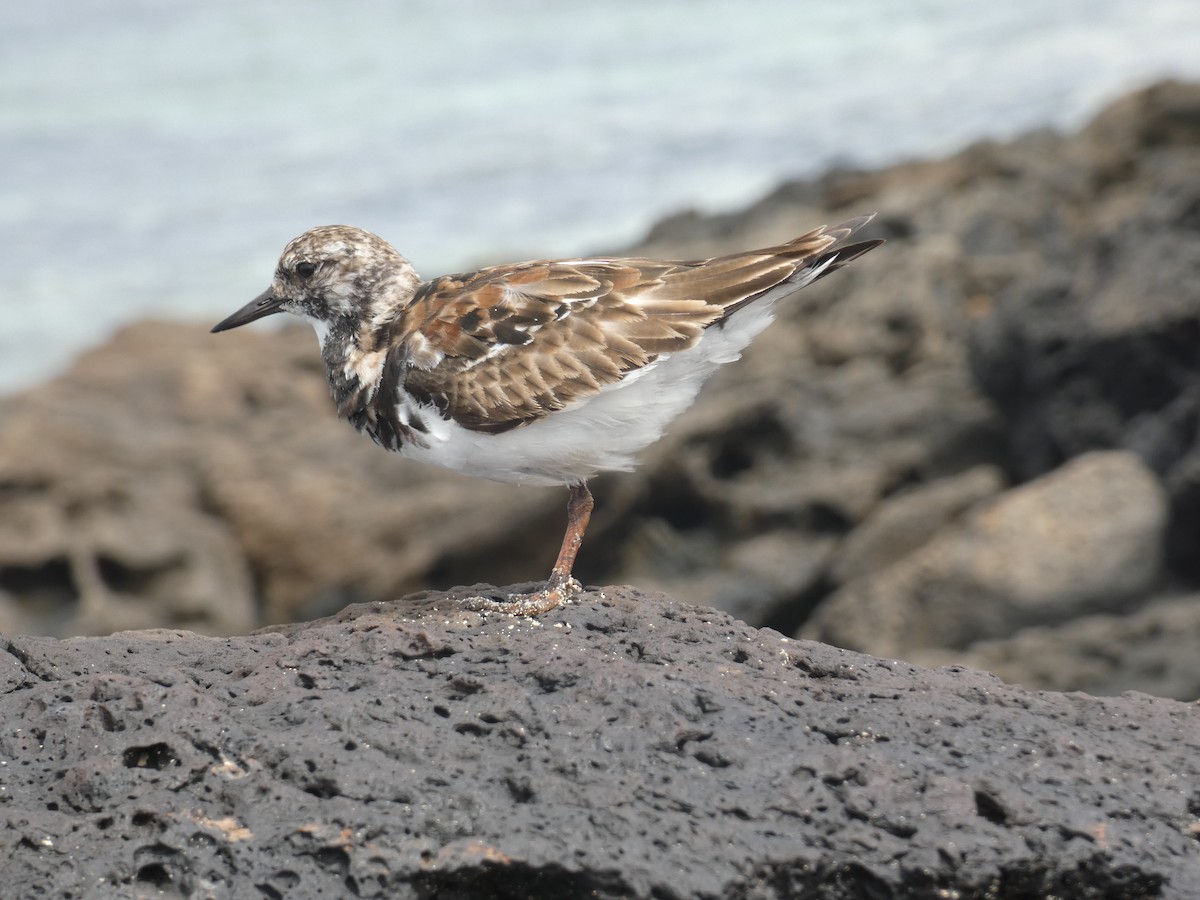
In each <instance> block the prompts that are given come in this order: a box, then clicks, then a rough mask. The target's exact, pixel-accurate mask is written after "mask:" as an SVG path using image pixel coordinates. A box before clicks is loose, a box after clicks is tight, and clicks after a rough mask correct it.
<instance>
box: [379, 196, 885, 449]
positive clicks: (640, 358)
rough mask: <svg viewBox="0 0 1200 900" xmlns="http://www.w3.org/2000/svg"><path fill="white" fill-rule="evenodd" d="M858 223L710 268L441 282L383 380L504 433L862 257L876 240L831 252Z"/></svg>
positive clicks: (652, 264)
mask: <svg viewBox="0 0 1200 900" xmlns="http://www.w3.org/2000/svg"><path fill="white" fill-rule="evenodd" d="M866 221H867V219H866V218H864V219H862V220H857V219H856V220H851V221H850V222H847V223H844V224H843V225H839V226H835V227H833V228H818V229H816V230H814V231H811V232H809V233H808V234H806V235H802V236H801V237H799V238H796V239H795V240H793V241H790V242H789V243H786V244H782V245H779V246H777V247H770V248H767V249H764V250H756V251H750V252H745V253H736V254H732V255H730V256H723V257H717V258H714V259H709V260H696V261H690V262H662V261H656V260H645V259H619V260H608V259H592V260H558V261H539V262H530V263H520V264H517V265H511V266H497V267H493V268H488V269H482V270H480V271H478V272H474V273H470V274H467V275H447V276H443V277H441V278H437V279H434V280H433V281H429V282H426V283H425V284H423V285H422V286H421V287H420V289H419V290H418V291H417V293H416V296H415V297H414V298H413V300H412V302H411V303H410V304H409V305H408V306H407V307H406V308H405V309H404V310H403V313H402V314H401V315H400V316H398V317H397V319H396V321H395V322H394V323H392V326H391V328H392V331H391V333H390V334H389V335H388V336H387V338H386V339H388V340H393V341H397V342H399V343H401V345H402V346H405V347H406V348H407V350H406V353H405V354H404V356H403V361H404V365H403V366H402V367H401V368H402V369H403V371H398V372H393V373H391V374H390V377H393V378H402V379H403V386H404V390H405V391H407V392H408V393H409V394H411V395H412V396H413V397H415V398H416V399H417V400H418V401H421V402H426V403H432V404H433V405H435V406H436V407H437V408H438V409H439V410H440V411H441V412H442V414H443V415H445V416H448V417H450V418H452V419H454V420H455V421H456V422H458V423H459V424H460V425H462V426H464V427H466V428H470V429H473V430H477V431H484V432H501V431H506V430H508V429H511V428H514V427H517V426H519V425H522V424H525V423H527V422H531V421H534V420H536V419H539V418H541V417H542V416H545V415H546V414H548V413H550V412H553V411H554V410H558V409H562V408H563V407H565V406H567V405H569V404H571V403H573V402H575V401H577V400H580V399H583V398H585V397H588V396H591V395H593V394H595V393H597V392H598V391H600V390H601V389H602V388H603V387H604V386H605V385H609V384H613V383H615V382H618V381H620V380H621V379H622V378H624V377H626V376H627V375H628V374H629V373H630V372H633V371H635V370H637V369H640V368H642V367H644V366H646V365H649V364H651V363H653V362H654V360H655V359H657V358H658V357H660V356H662V355H664V354H669V353H677V352H679V351H681V350H685V349H687V348H688V347H691V346H693V345H694V344H695V343H696V342H697V341H698V340H699V339H700V337H701V335H702V334H703V333H704V330H705V329H706V328H708V327H710V326H712V325H714V324H716V323H718V322H721V321H723V320H724V319H725V318H726V317H728V316H729V315H731V314H732V313H733V312H735V311H736V310H738V309H741V308H742V307H743V306H745V305H746V304H747V303H751V302H753V301H754V300H755V299H757V298H758V297H761V296H762V295H764V294H766V293H767V292H769V291H771V290H773V289H774V288H776V287H778V286H779V285H781V284H783V283H784V282H787V281H789V280H791V279H795V278H796V277H797V275H798V273H802V272H804V271H807V270H810V269H813V268H814V267H819V266H821V265H824V266H826V267H827V268H829V269H830V270H832V268H835V267H836V266H837V264H839V263H840V262H841V260H839V255H844V256H846V257H847V260H846V261H848V259H849V258H853V256H857V255H859V254H861V253H863V252H866V250H868V249H870V248H871V247H872V246H874V245H875V244H876V243H878V242H868V243H866V244H855V245H853V246H850V247H845V248H843V249H842V250H840V251H835V252H828V251H829V250H830V248H831V247H832V246H833V245H835V244H837V243H838V242H839V241H841V240H842V239H844V238H845V237H846V236H848V235H849V234H851V233H852V232H853V231H854V230H856V229H857V228H859V227H861V226H862V225H863V224H865V222H866ZM821 274H824V272H819V273H818V274H817V276H816V277H820V275H821ZM810 277H811V276H810ZM518 350H519V352H518Z"/></svg>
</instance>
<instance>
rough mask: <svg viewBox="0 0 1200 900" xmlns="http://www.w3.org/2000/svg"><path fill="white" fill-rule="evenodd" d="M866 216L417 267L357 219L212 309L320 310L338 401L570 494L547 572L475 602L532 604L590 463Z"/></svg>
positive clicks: (375, 432)
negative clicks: (795, 231)
mask: <svg viewBox="0 0 1200 900" xmlns="http://www.w3.org/2000/svg"><path fill="white" fill-rule="evenodd" d="M870 219H871V216H861V217H859V218H856V219H851V220H849V221H848V222H843V223H842V224H840V225H835V226H833V227H832V228H830V227H824V226H823V227H821V228H816V229H814V230H813V231H810V232H808V233H807V234H804V235H801V236H800V237H798V238H796V239H795V240H792V241H789V242H788V243H786V244H780V245H779V246H776V247H767V248H766V249H763V250H750V251H747V252H744V253H734V254H731V255H729V256H719V257H715V258H713V259H703V260H696V261H692V262H663V261H658V260H651V259H606V258H604V259H562V260H542V261H538V262H524V263H515V264H512V265H503V266H493V267H491V268H487V269H481V270H480V271H478V272H470V273H467V274H463V275H443V276H442V277H440V278H435V279H433V280H432V281H421V279H420V278H419V277H418V276H417V273H416V271H415V270H414V269H413V267H412V265H410V264H409V261H408V260H407V259H405V258H404V257H403V256H401V255H400V254H399V253H397V252H396V250H395V249H393V248H392V246H391V245H390V244H389V243H387V242H386V241H385V240H383V239H382V238H380V237H377V236H376V235H374V234H371V233H370V232H367V231H363V230H362V229H361V228H352V227H350V226H347V225H325V226H321V227H319V228H313V229H312V230H311V231H306V232H305V233H304V234H302V235H300V236H299V237H298V238H296V239H295V240H293V241H292V242H291V243H289V244H288V245H287V247H286V248H284V251H283V255H282V256H281V257H280V258H279V265H278V266H277V267H276V269H275V278H274V280H273V281H272V282H271V286H270V287H269V288H267V289H266V290H265V291H263V292H262V293H261V294H259V296H257V297H256V298H254V299H253V300H251V301H250V302H249V303H248V304H246V306H244V307H242V308H241V309H239V310H238V311H237V312H235V313H234V314H233V315H231V316H229V317H228V318H227V319H224V320H223V321H221V322H220V323H219V324H217V325H216V326H215V327H214V328H213V329H212V330H213V331H226V330H228V329H230V328H237V327H238V326H240V325H245V324H247V323H248V322H253V321H254V320H256V319H261V318H263V317H264V316H269V315H273V314H275V313H280V312H289V313H293V314H295V315H298V316H301V317H302V318H305V319H307V320H308V321H309V322H311V323H312V326H313V328H315V329H316V332H317V339H318V340H319V341H320V345H321V356H322V357H323V358H324V360H325V365H326V367H327V368H328V372H329V387H330V390H331V392H332V394H333V400H334V403H335V404H336V405H337V411H338V415H339V416H340V417H341V418H343V419H346V420H347V421H348V422H350V424H351V425H353V426H354V427H355V428H357V429H358V430H359V431H362V432H365V433H366V434H367V435H368V436H369V437H370V438H371V439H372V440H374V441H375V443H377V444H379V445H380V446H381V447H384V448H386V449H388V450H396V451H398V452H399V453H400V455H401V456H406V457H409V458H411V459H417V460H420V461H422V462H426V463H432V464H434V465H439V466H444V467H446V468H449V469H454V470H456V471H458V472H465V473H467V474H470V475H479V476H482V477H484V478H491V479H494V480H496V481H507V482H515V483H518V484H543V485H550V484H562V485H566V486H567V487H568V488H569V489H570V492H571V496H570V502H569V503H568V505H567V531H566V534H565V536H564V537H563V543H562V548H561V549H560V550H559V553H558V561H557V562H556V563H555V564H554V568H553V569H552V570H551V573H550V578H549V580H548V581H547V582H546V585H545V587H544V588H542V589H541V590H539V591H536V592H534V593H531V594H515V595H511V596H510V597H509V599H508V600H506V601H496V600H483V599H481V598H474V600H473V601H472V604H473V605H474V607H475V608H479V609H489V610H496V611H501V612H508V613H514V614H518V615H536V614H538V613H542V612H545V611H547V610H550V609H553V608H554V607H556V606H558V605H559V604H560V603H562V602H563V601H564V600H566V599H567V598H568V597H570V596H571V595H572V594H573V593H575V592H577V591H579V590H580V586H579V582H577V581H576V580H575V579H574V578H572V577H571V569H572V566H573V565H574V562H575V555H576V554H577V553H578V551H579V545H580V543H581V542H582V541H583V534H584V530H585V529H586V528H587V524H588V519H589V518H590V517H591V513H592V494H591V492H590V491H589V490H588V486H587V482H588V479H589V478H591V477H592V476H593V475H595V474H596V473H597V472H601V471H605V470H614V469H615V470H628V469H630V468H632V467H633V465H634V456H635V454H636V453H637V452H638V451H640V450H641V449H642V448H643V447H645V446H647V445H648V444H650V443H652V442H653V441H654V440H656V439H657V438H658V437H659V436H660V435H661V434H662V433H663V430H664V429H665V428H666V426H667V423H669V422H670V421H671V420H672V419H673V418H674V417H675V416H677V415H679V413H681V412H683V410H684V409H686V408H687V407H688V405H689V404H691V402H692V400H693V399H694V398H695V396H696V393H697V391H699V389H700V385H701V384H702V383H703V382H704V379H705V378H707V377H708V376H709V375H710V374H712V372H713V370H715V369H716V368H717V366H720V365H722V364H723V363H727V362H731V361H733V360H735V359H737V358H738V356H739V355H740V354H741V351H742V349H743V348H744V347H745V346H746V345H747V344H749V343H750V341H751V340H752V339H753V338H754V337H755V335H757V334H758V333H759V332H760V331H762V330H763V329H764V328H766V327H767V325H768V324H770V322H771V320H772V318H773V317H774V312H775V303H776V301H777V300H779V299H780V298H782V297H786V296H788V295H789V294H792V293H794V292H795V291H798V290H800V288H802V287H804V286H805V285H807V284H811V283H812V282H814V281H816V280H817V279H818V278H822V277H824V276H825V275H828V274H829V273H830V272H833V271H835V270H836V269H839V268H841V267H842V266H844V265H845V264H846V263H848V262H850V261H851V260H854V259H857V258H858V257H859V256H861V255H862V254H864V253H866V252H867V251H868V250H870V249H872V248H873V247H876V246H878V245H879V244H880V243H882V241H863V242H861V243H856V244H845V243H842V242H843V241H844V240H845V239H846V238H847V237H849V236H850V235H851V234H853V233H854V232H855V231H857V230H858V229H859V228H861V227H862V226H863V225H865V224H866V223H867V222H869V221H870Z"/></svg>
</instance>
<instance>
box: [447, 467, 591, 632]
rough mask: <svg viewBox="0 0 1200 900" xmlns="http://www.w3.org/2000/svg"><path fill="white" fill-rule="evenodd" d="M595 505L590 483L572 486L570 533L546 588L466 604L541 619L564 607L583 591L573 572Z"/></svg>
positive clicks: (471, 599)
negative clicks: (588, 484) (541, 616)
mask: <svg viewBox="0 0 1200 900" xmlns="http://www.w3.org/2000/svg"><path fill="white" fill-rule="evenodd" d="M594 505H595V501H594V500H593V499H592V492H591V491H589V490H588V486H587V483H586V482H582V481H581V482H580V483H579V484H573V485H571V499H570V500H569V501H568V502H567V532H566V534H564V535H563V542H562V547H561V548H559V551H558V560H557V561H556V562H555V563H554V568H553V569H551V570H550V579H549V580H548V581H547V582H546V586H545V587H544V588H542V589H541V590H540V591H535V592H534V593H532V594H511V595H509V598H508V599H507V600H491V599H488V598H485V597H470V598H468V599H467V600H465V601H464V602H465V604H466V605H467V606H468V608H470V609H476V610H479V611H481V612H499V613H507V614H508V615H512V616H537V615H541V614H542V613H544V612H549V611H550V610H552V609H554V608H555V607H556V606H560V605H561V604H562V603H563V602H564V601H566V600H567V599H569V598H570V597H571V595H572V594H576V593H578V592H579V591H580V590H582V588H581V587H580V585H579V582H578V581H576V580H575V579H574V578H572V577H571V569H573V568H574V567H575V557H576V555H577V554H578V553H579V546H580V545H581V544H582V543H583V535H584V532H585V531H587V527H588V522H589V521H590V520H591V518H592V508H593V506H594Z"/></svg>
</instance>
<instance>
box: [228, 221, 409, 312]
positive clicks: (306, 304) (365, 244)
mask: <svg viewBox="0 0 1200 900" xmlns="http://www.w3.org/2000/svg"><path fill="white" fill-rule="evenodd" d="M418 282H419V279H418V278H417V274H416V272H415V271H413V267H412V266H411V265H410V264H409V262H408V260H407V259H405V258H404V257H403V256H401V255H400V254H399V253H397V252H396V250H395V249H394V248H393V247H392V245H391V244H389V243H388V242H387V241H385V240H384V239H383V238H381V237H379V236H378V235H375V234H372V233H371V232H369V231H364V230H363V229H361V228H355V227H353V226H351V225H321V226H319V227H317V228H312V229H310V230H308V231H306V232H304V234H302V235H300V236H299V237H297V238H294V239H293V240H292V241H291V242H289V243H288V245H287V246H286V247H285V248H284V250H283V254H282V255H281V256H280V257H279V265H278V266H277V267H276V269H275V278H274V280H273V281H272V282H271V286H270V287H269V288H267V289H266V290H265V291H263V292H262V293H261V294H259V295H258V296H257V297H255V298H254V299H253V300H251V301H250V302H249V303H247V304H246V305H245V306H243V307H242V308H241V309H239V310H238V311H237V312H235V313H234V314H233V315H231V316H229V317H228V318H226V319H223V320H222V321H220V322H219V323H217V325H216V326H214V327H213V329H212V330H213V331H228V330H229V329H230V328H237V327H239V326H241V325H246V324H248V323H250V322H253V321H255V320H256V319H261V318H263V317H264V316H270V315H274V314H275V313H280V312H289V313H293V314H295V315H298V316H302V317H303V318H306V319H308V320H309V321H311V322H312V323H313V324H314V326H316V327H317V329H318V333H320V332H322V331H328V329H329V328H330V327H331V326H332V325H333V324H334V323H335V322H337V321H338V320H346V319H356V318H357V319H361V318H364V317H371V316H373V315H374V314H375V312H376V307H377V306H386V307H388V308H395V306H396V305H397V304H398V303H403V302H404V301H405V300H407V299H408V298H409V297H411V296H412V293H413V292H414V291H415V290H416V287H417V284H418Z"/></svg>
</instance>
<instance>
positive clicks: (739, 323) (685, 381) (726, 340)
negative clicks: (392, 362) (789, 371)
mask: <svg viewBox="0 0 1200 900" xmlns="http://www.w3.org/2000/svg"><path fill="white" fill-rule="evenodd" d="M794 289H795V288H793V290H794ZM773 306H774V304H773V303H772V302H771V299H770V298H764V299H763V300H760V301H759V302H757V303H754V304H752V305H751V306H748V307H746V308H745V309H743V310H741V311H739V312H737V313H735V314H734V315H733V316H731V317H730V318H729V319H728V320H726V322H725V324H724V327H721V326H715V327H712V328H710V329H708V330H707V331H706V332H705V333H704V335H703V337H701V339H700V340H699V341H698V342H697V343H696V344H695V345H694V346H692V347H690V348H688V349H687V350H683V351H681V352H679V353H674V354H671V355H669V356H663V357H659V359H657V360H656V361H655V362H654V363H652V364H651V365H648V366H646V367H645V368H643V369H640V370H638V371H636V372H633V373H631V374H630V375H628V376H627V377H626V378H625V379H624V380H622V381H620V382H617V383H616V384H610V385H607V386H606V387H604V388H603V389H602V390H601V391H600V392H599V393H598V394H595V395H594V396H592V397H589V398H588V399H586V400H583V401H580V402H578V403H576V404H574V405H572V406H569V407H567V408H565V409H562V410H559V411H558V412H554V413H551V414H550V415H548V416H545V417H544V418H541V419H539V420H537V421H536V422H533V423H531V424H529V425H523V426H521V427H519V428H514V429H513V430H512V431H506V432H503V433H501V434H483V433H481V432H477V431H471V430H469V429H466V428H462V427H461V426H459V425H457V424H455V423H454V422H453V421H449V420H446V419H442V418H440V417H439V415H438V413H437V411H436V410H434V409H432V408H430V409H425V410H422V413H423V415H422V418H423V419H424V421H425V422H426V424H427V427H428V428H429V434H428V435H427V437H428V441H429V446H428V447H420V446H416V445H415V444H406V445H404V446H403V447H402V448H401V450H400V453H401V454H402V455H403V456H405V457H407V458H409V459H416V460H420V461H421V462H426V463H429V464H431V465H436V466H442V467H444V468H447V469H454V470H455V471H457V472H463V473H466V474H468V475H476V476H479V477H482V478H490V479H492V480H494V481H507V482H514V483H517V484H544V485H553V484H568V483H572V482H579V481H585V480H587V479H588V478H590V477H591V476H593V475H595V474H596V473H597V472H602V471H611V470H628V469H631V468H633V466H634V462H635V456H636V455H637V453H638V452H639V451H641V450H642V449H643V448H645V447H646V446H648V445H649V444H652V443H653V442H654V441H656V440H657V439H658V438H659V437H661V436H662V433H663V431H664V430H665V429H666V427H667V425H668V424H669V423H670V421H671V420H672V419H674V418H675V417H676V416H678V415H679V414H680V413H681V412H683V411H684V410H685V409H687V407H688V406H690V405H691V403H692V401H693V400H694V399H695V397H696V394H697V392H698V391H699V390H700V387H701V385H702V384H703V383H704V380H705V379H706V378H707V377H708V376H709V375H711V374H712V372H713V371H714V370H715V369H716V368H717V367H718V366H720V365H723V364H724V363H727V362H732V361H733V360H735V359H737V358H738V357H739V356H740V355H741V351H742V349H743V348H745V346H746V345H747V344H749V343H750V341H751V340H753V339H754V337H755V336H756V335H757V334H758V333H759V332H760V331H762V330H763V329H764V328H766V327H767V325H769V324H770V323H771V320H772V318H773V317H774V309H773Z"/></svg>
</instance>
